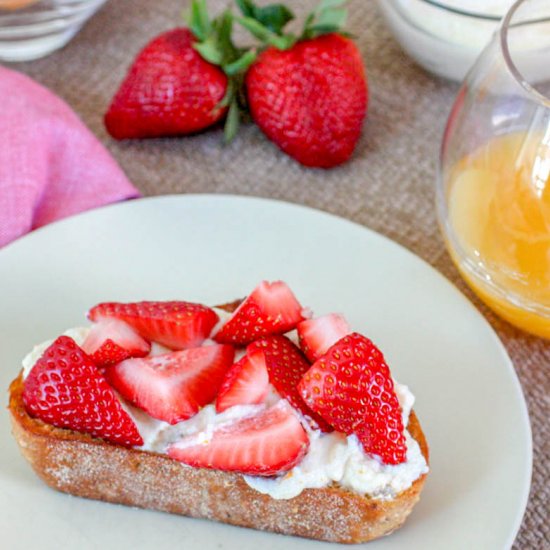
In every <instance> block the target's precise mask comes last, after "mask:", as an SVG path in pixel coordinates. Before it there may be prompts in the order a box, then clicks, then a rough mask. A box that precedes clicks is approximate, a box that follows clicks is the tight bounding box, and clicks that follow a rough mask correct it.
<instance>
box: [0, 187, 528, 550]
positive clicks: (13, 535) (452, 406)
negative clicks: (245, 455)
mask: <svg viewBox="0 0 550 550" xmlns="http://www.w3.org/2000/svg"><path fill="white" fill-rule="evenodd" d="M264 278H265V279H271V280H274V279H284V280H285V281H287V282H288V283H289V285H290V286H291V287H292V288H293V289H294V291H295V293H296V294H297V295H298V297H299V299H300V300H301V302H302V304H304V305H307V306H310V307H311V308H313V309H314V311H315V312H317V313H318V314H322V313H328V312H331V311H341V312H344V313H345V314H346V316H347V318H348V320H349V321H350V323H351V325H352V327H353V328H354V329H355V330H358V331H360V332H364V333H365V334H367V335H368V336H370V337H371V338H372V339H373V340H374V341H375V342H376V343H377V344H378V345H379V347H381V349H382V350H383V352H384V353H385V355H386V358H387V359H388V361H389V364H390V366H391V368H392V371H393V373H394V376H395V377H396V378H397V379H398V380H400V381H401V382H403V383H406V384H408V385H409V386H410V387H411V388H412V390H413V392H414V393H415V394H416V396H417V404H416V406H415V409H416V411H417V413H418V415H419V417H420V419H421V421H422V424H423V427H424V431H425V432H426V434H427V437H428V440H429V443H430V447H431V462H432V471H431V473H430V475H429V477H428V481H427V483H426V487H425V491H424V494H423V496H422V499H421V501H420V503H419V504H418V506H417V507H416V508H415V510H414V512H413V514H412V515H411V517H410V519H409V521H408V522H407V524H406V525H405V526H404V527H403V529H401V530H400V531H398V532H396V533H394V534H393V535H391V536H390V537H387V538H384V539H383V540H380V541H376V542H374V543H370V544H369V545H368V549H369V550H377V549H385V550H389V549H396V548H401V549H402V548H407V549H408V550H413V549H422V550H426V549H440V548H445V549H446V550H451V549H460V550H463V549H465V548H468V549H469V550H475V549H480V550H492V549H495V550H501V549H505V548H508V547H509V546H510V545H511V544H512V541H513V540H514V537H515V534H516V532H517V529H518V528H519V525H520V522H521V517H522V515H523V511H524V509H525V505H526V501H527V495H528V490H529V481H530V474H531V437H530V428H529V421H528V416H527V411H526V407H525V402H524V400H523V396H522V393H521V389H520V386H519V383H518V380H517V378H516V375H515V373H514V369H513V367H512V364H511V362H510V360H509V358H508V357H507V355H506V352H505V350H504V348H503V346H502V345H501V343H500V342H499V340H498V339H497V337H496V336H495V334H494V332H493V331H492V330H491V328H490V327H489V325H488V324H487V322H486V321H485V320H484V319H483V318H482V316H481V315H480V314H479V313H478V312H477V311H476V310H475V309H474V307H472V305H471V304H470V303H469V302H468V301H467V300H466V299H465V298H464V297H463V296H462V295H461V294H460V293H459V292H458V291H457V290H456V289H455V288H454V287H453V286H452V285H451V284H450V283H449V282H447V281H446V280H445V279H444V278H443V277H442V276H440V275H439V274H438V273H437V272H436V271H434V270H433V269H432V268H431V267H430V266H428V265H427V264H426V263H424V262H422V261H421V260H419V259H418V258H416V257H415V256H413V255H412V254H411V253H409V252H408V251H406V250H405V249H403V248H401V247H400V246H398V245H396V244H394V243H393V242H391V241H389V240H387V239H385V238H384V237H381V236H380V235H377V234H376V233H373V232H372V231H369V230H367V229H365V228H363V227H361V226H358V225H355V224H352V223H350V222H347V221H345V220H342V219H340V218H336V217H333V216H330V215H328V214H324V213H321V212H318V211H314V210H310V209H307V208H303V207H299V206H295V205H290V204H285V203H280V202H275V201H266V200H260V199H251V198H242V197H240V198H239V197H227V196H209V195H202V196H201V195H198V196H175V197H162V198H155V199H144V200H139V201H134V202H128V203H124V204H119V205H115V206H110V207H106V208H102V209H99V210H95V211H93V212H91V213H87V214H84V215H80V216H77V217H74V218H72V219H69V220H66V221H63V222H60V223H57V224H54V225H51V226H49V227H47V228H45V229H42V230H39V231H36V232H35V233H33V234H31V235H30V236H28V237H25V238H24V239H21V240H20V241H18V242H16V243H14V244H12V245H11V246H8V247H7V248H5V249H4V250H2V251H0V293H1V298H0V304H1V305H0V308H1V309H0V365H1V371H0V387H2V388H7V387H8V384H9V382H10V380H11V379H12V378H13V377H15V376H16V375H17V373H18V370H19V365H20V359H21V357H23V355H24V354H25V353H26V352H27V351H28V350H29V349H30V348H31V347H32V345H33V344H34V343H36V342H40V341H42V340H45V339H47V338H52V337H55V336H57V335H58V334H59V333H60V332H61V331H63V330H64V329H65V328H67V327H71V326H76V325H79V324H82V323H83V322H84V312H85V311H87V309H88V308H89V307H90V306H92V305H93V304H94V303H96V302H99V301H107V300H120V301H130V300H139V299H170V298H180V299H188V300H194V301H200V302H204V303H207V304H215V303H220V302H224V301H227V300H231V299H233V298H236V297H240V296H243V295H245V294H246V293H247V292H248V291H250V290H251V289H252V288H253V287H254V286H255V285H256V283H257V282H259V281H260V280H261V279H264ZM0 442H1V447H0V448H1V453H0V546H1V547H2V548H9V549H10V550H14V549H24V550H28V548H33V547H39V548H41V550H46V549H52V550H54V549H55V550H59V549H65V548H69V549H73V548H78V549H81V550H85V549H86V550H87V549H92V548H98V549H102V550H106V549H117V550H120V549H121V548H132V549H135V550H138V549H146V548H185V549H186V550H210V549H234V548H239V549H240V550H256V549H257V548H259V547H261V548H262V549H264V550H267V549H273V550H279V549H281V550H283V549H284V550H306V549H320V548H324V547H327V546H328V545H326V543H318V542H313V541H308V540H302V539H298V538H288V537H283V536H280V535H274V534H269V533H261V532H257V531H252V530H246V529H240V528H236V527H231V526H227V525H221V524H216V523H211V522H206V521H204V520H193V519H188V518H182V517H177V516H171V515H169V514H163V513H158V512H150V511H143V510H135V509H131V508H126V507H123V506H116V505H110V504H105V503H99V502H93V501H87V500H84V499H78V498H74V497H70V496H67V495H63V494H60V493H57V492H55V491H52V490H50V489H48V488H47V487H46V486H45V485H44V484H43V483H42V482H40V481H39V480H38V479H37V478H36V477H35V475H34V474H33V472H32V471H31V469H30V468H29V466H28V464H27V463H26V462H25V461H24V460H23V458H22V457H21V456H20V454H19V451H18V450H17V448H16V445H15V443H14V441H13V440H12V438H11V436H10V433H9V422H8V414H7V413H6V412H4V413H3V414H2V416H1V423H0Z"/></svg>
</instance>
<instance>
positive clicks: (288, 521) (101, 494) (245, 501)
mask: <svg viewBox="0 0 550 550" xmlns="http://www.w3.org/2000/svg"><path fill="white" fill-rule="evenodd" d="M9 410H10V416H11V420H12V431H13V435H14V436H15V439H16V440H17V443H18V444H19V448H20V450H21V452H22V454H23V456H24V457H25V458H26V459H27V461H28V462H29V463H30V465H31V466H32V468H33V469H34V471H35V472H36V474H37V475H38V476H39V477H40V478H42V479H43V480H44V481H45V482H46V483H47V484H48V485H49V486H50V487H53V488H54V489H57V490H59V491H63V492H65V493H69V494H71V495H75V496H80V497H86V498H91V499H96V500H103V501H107V502H112V503H118V504H125V505H128V506H136V507H140V508H149V509H153V510H161V511H164V512H170V513H174V514H180V515H184V516H191V517H195V518H205V519H210V520H215V521H220V522H224V523H229V524H232V525H238V526H241V527H249V528H254V529H259V530H264V531H273V532H277V533H283V534H286V535H297V536H301V537H307V538H312V539H318V540H325V541H330V542H340V543H357V542H366V541H369V540H372V539H374V538H377V537H380V536H382V535H386V534H389V533H391V532H392V531H394V530H395V529H397V528H398V527H400V526H401V525H402V524H403V522H404V521H405V519H406V518H407V516H408V515H409V513H410V512H411V510H412V508H413V506H414V505H415V503H416V502H417V501H418V499H419V497H420V492H421V490H422V487H423V485H424V481H425V478H426V475H423V476H421V477H420V478H419V479H417V480H416V481H415V482H414V483H413V484H412V486H411V487H409V488H408V489H407V490H405V491H403V492H402V493H400V494H399V495H397V497H396V498H395V499H393V500H376V499H372V498H369V497H363V496H361V495H358V494H355V493H353V492H350V491H348V490H346V489H343V488H341V487H336V486H331V487H326V488H322V489H306V490H304V491H302V493H300V494H299V495H298V496H296V497H294V498H292V499H288V500H277V499H274V498H271V497H270V496H269V495H264V494H261V493H259V492H258V491H256V490H254V489H252V488H251V487H249V486H248V485H247V484H246V482H245V481H244V479H243V478H242V476H241V475H239V474H235V473H231V472H221V471H218V470H209V469H204V468H191V467H188V466H185V465H182V464H181V463H179V462H177V461H175V460H172V459H171V458H169V457H167V456H165V455H161V454H157V453H152V452H146V451H140V450H137V449H128V448H125V447H122V446H119V445H113V444H110V443H106V442H105V441H103V440H101V439H96V438H93V437H91V436H89V435H86V434H81V433H77V432H73V431H71V430H66V429H60V428H55V427H53V426H51V425H48V424H45V423H44V422H42V421H41V420H39V419H36V418H32V417H31V416H29V415H28V414H27V412H26V410H25V407H24V404H23V379H22V374H20V375H19V376H18V377H17V378H16V379H15V380H14V381H13V382H12V383H11V386H10V402H9ZM408 429H409V432H410V433H411V435H412V437H414V439H416V441H417V442H418V443H419V445H420V448H421V450H422V454H423V455H424V457H425V458H426V460H428V446H427V443H426V439H425V437H424V434H423V432H422V429H421V427H420V424H419V422H418V419H417V418H416V416H415V414H414V412H413V413H411V416H410V420H409V426H408Z"/></svg>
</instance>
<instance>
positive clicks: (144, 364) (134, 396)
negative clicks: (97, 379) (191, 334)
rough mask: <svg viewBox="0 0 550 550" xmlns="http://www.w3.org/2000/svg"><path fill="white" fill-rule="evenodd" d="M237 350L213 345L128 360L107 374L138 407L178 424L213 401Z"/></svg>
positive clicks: (109, 379)
mask: <svg viewBox="0 0 550 550" xmlns="http://www.w3.org/2000/svg"><path fill="white" fill-rule="evenodd" d="M234 353H235V352H234V350H233V348H232V347H231V346H226V345H213V346H203V347H200V348H193V349H187V350H183V351H174V352H172V353H167V354H165V355H157V356H155V357H146V358H143V359H127V360H126V361H122V363H118V364H117V365H114V366H113V367H111V368H109V369H107V371H106V372H105V376H106V377H107V380H108V381H109V382H110V383H111V384H112V386H113V387H114V388H115V389H116V390H117V391H118V392H119V393H120V394H121V395H122V397H124V398H125V399H127V400H128V401H130V402H131V403H132V404H134V405H135V406H136V407H138V408H140V409H142V410H144V411H145V412H147V413H149V414H150V415H151V416H152V417H153V418H158V419H159V420H164V421H165V422H168V423H170V424H176V423H178V422H180V421H182V420H187V419H188V418H191V417H192V416H194V415H195V414H196V413H197V412H198V411H199V409H200V408H201V407H203V406H204V405H207V404H208V403H210V402H211V401H213V400H214V398H215V397H216V394H217V393H218V389H219V387H220V384H221V383H222V380H223V377H224V375H225V373H226V371H227V369H228V368H229V367H230V366H231V364H232V363H233V357H234Z"/></svg>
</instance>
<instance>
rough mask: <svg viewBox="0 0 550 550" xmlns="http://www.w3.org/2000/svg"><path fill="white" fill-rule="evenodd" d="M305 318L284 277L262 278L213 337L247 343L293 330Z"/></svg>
mask: <svg viewBox="0 0 550 550" xmlns="http://www.w3.org/2000/svg"><path fill="white" fill-rule="evenodd" d="M303 319H304V317H303V315H302V306H301V305H300V303H299V302H298V300H297V299H296V297H295V296H294V294H293V293H292V290H290V288H289V287H288V286H287V284H286V283H284V282H283V281H275V282H273V283H269V282H267V281H262V282H261V283H260V284H259V285H258V286H257V287H256V288H255V289H254V290H253V291H252V293H251V294H250V295H249V296H248V297H247V298H245V300H244V301H243V302H242V303H241V304H240V305H239V307H238V308H237V309H236V310H235V311H234V313H233V315H232V316H231V317H230V318H229V319H228V320H227V321H226V322H225V324H224V325H223V326H222V327H221V329H220V330H219V331H218V332H217V333H216V334H215V335H214V340H216V342H220V343H222V344H234V345H244V344H249V343H250V342H253V341H254V340H257V339H258V338H261V337H263V336H268V335H270V334H282V333H284V332H287V331H289V330H292V329H293V328H294V327H295V326H296V325H297V324H298V323H299V322H300V321H302V320H303Z"/></svg>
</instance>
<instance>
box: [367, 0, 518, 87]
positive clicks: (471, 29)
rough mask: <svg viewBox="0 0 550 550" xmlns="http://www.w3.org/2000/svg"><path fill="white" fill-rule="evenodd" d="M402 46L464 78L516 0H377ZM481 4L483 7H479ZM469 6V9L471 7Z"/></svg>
mask: <svg viewBox="0 0 550 550" xmlns="http://www.w3.org/2000/svg"><path fill="white" fill-rule="evenodd" d="M377 2H378V7H379V10H380V12H381V14H382V16H383V18H384V20H385V21H386V24H387V25H388V27H389V28H390V30H391V31H392V34H393V35H394V37H395V39H396V40H397V42H399V44H400V45H401V47H402V48H403V49H404V50H405V52H406V53H407V54H409V55H410V56H411V57H412V58H413V59H414V60H415V61H416V62H417V63H418V64H419V65H421V66H422V67H424V68H425V69H426V70H428V71H430V72H431V73H434V74H436V75H438V76H442V77H444V78H448V79H451V80H456V81H459V82H460V81H462V80H463V79H464V77H465V76H466V73H467V72H468V70H469V69H470V67H471V66H472V65H473V63H474V61H475V60H476V58H477V57H478V55H479V54H480V53H481V50H482V49H483V48H484V46H485V45H486V44H487V42H489V40H490V39H491V36H492V35H493V33H494V32H495V30H496V29H497V28H498V25H499V23H500V20H501V19H502V17H503V16H504V15H505V13H506V11H507V9H508V8H509V6H510V5H511V4H512V0H499V1H494V0H493V1H492V2H488V4H489V6H492V8H491V9H489V8H485V9H482V6H483V2H480V1H479V0H441V1H439V2H436V1H431V0H377ZM477 6H479V7H477ZM467 8H469V9H467Z"/></svg>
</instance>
